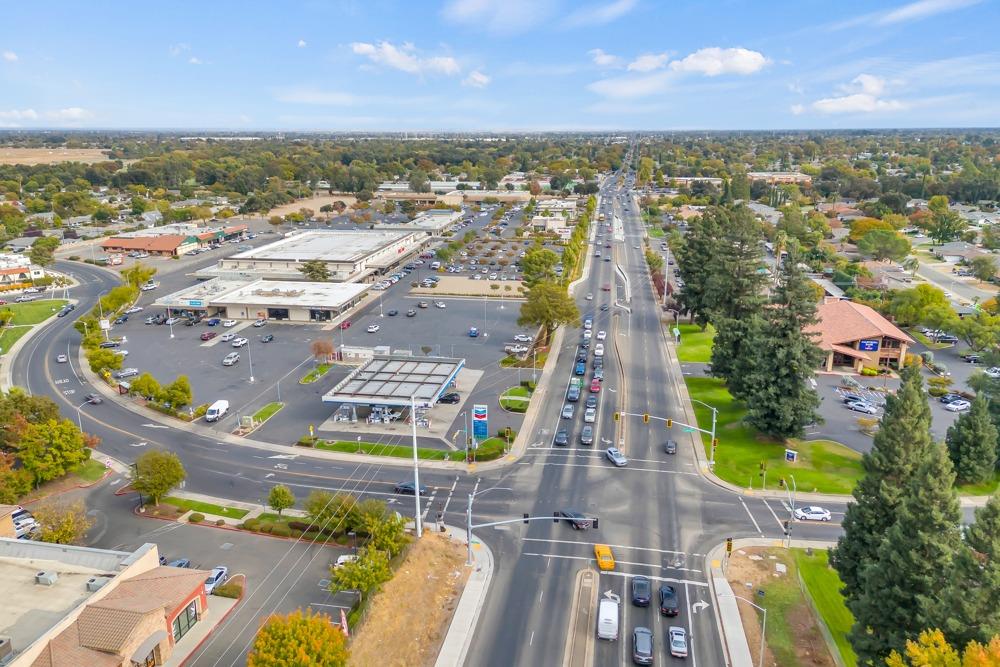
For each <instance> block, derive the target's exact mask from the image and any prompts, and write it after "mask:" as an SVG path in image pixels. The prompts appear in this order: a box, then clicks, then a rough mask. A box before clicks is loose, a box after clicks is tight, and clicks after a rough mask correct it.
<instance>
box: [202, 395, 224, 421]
mask: <svg viewBox="0 0 1000 667" xmlns="http://www.w3.org/2000/svg"><path fill="white" fill-rule="evenodd" d="M227 412H229V401H221V400H220V401H216V402H215V403H212V405H210V406H209V408H208V412H206V413H205V421H207V422H216V421H219V420H220V419H222V416H223V415H224V414H226V413H227Z"/></svg>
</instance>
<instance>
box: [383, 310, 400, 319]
mask: <svg viewBox="0 0 1000 667" xmlns="http://www.w3.org/2000/svg"><path fill="white" fill-rule="evenodd" d="M386 315H388V316H389V317H396V315H399V311H398V310H396V309H395V308H393V309H392V310H390V311H389V312H387V313H386Z"/></svg>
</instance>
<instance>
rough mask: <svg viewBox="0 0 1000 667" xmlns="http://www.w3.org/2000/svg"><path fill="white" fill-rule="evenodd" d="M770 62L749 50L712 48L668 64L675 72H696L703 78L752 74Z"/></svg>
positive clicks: (761, 54)
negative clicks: (703, 76)
mask: <svg viewBox="0 0 1000 667" xmlns="http://www.w3.org/2000/svg"><path fill="white" fill-rule="evenodd" d="M769 62H770V61H769V60H768V59H767V58H765V57H764V54H763V53H760V52H759V51H751V50H749V49H741V48H736V49H720V48H719V47H717V46H712V47H709V48H707V49H699V50H698V51H695V52H694V53H692V54H691V55H689V56H687V57H685V58H684V59H682V60H675V61H673V62H672V63H670V68H671V69H673V70H674V71H675V72H697V73H699V74H704V75H705V76H718V75H720V74H753V73H754V72H759V71H760V70H761V69H763V68H764V67H765V66H766V65H767V64H768V63H769Z"/></svg>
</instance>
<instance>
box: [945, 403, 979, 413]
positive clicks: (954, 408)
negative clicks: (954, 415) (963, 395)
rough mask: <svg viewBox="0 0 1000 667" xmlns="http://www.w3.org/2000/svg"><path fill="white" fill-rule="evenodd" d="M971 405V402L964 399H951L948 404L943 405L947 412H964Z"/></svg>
mask: <svg viewBox="0 0 1000 667" xmlns="http://www.w3.org/2000/svg"><path fill="white" fill-rule="evenodd" d="M971 407H972V403H969V402H968V401H966V400H959V401H952V402H951V403H949V404H948V405H946V406H944V409H945V410H947V411H948V412H965V411H966V410H968V409H969V408H971Z"/></svg>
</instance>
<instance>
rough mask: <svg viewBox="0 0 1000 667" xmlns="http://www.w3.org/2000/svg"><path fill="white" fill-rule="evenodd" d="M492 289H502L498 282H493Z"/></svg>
mask: <svg viewBox="0 0 1000 667" xmlns="http://www.w3.org/2000/svg"><path fill="white" fill-rule="evenodd" d="M490 289H500V286H499V285H497V284H496V283H493V284H492V285H490Z"/></svg>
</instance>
